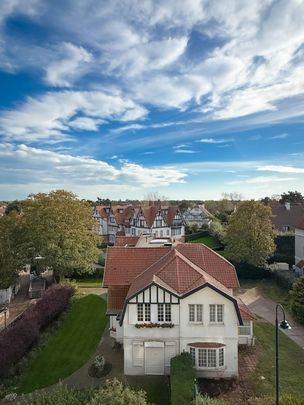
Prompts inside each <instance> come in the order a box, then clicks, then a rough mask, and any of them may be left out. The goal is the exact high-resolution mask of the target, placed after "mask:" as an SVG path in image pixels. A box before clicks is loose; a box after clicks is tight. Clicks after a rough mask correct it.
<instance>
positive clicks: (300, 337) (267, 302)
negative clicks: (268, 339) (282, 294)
mask: <svg viewBox="0 0 304 405" xmlns="http://www.w3.org/2000/svg"><path fill="white" fill-rule="evenodd" d="M239 297H240V298H241V299H242V300H243V301H244V303H245V304H246V305H248V307H249V308H250V309H251V311H252V312H254V313H255V314H256V315H257V316H259V317H261V318H263V319H266V321H268V322H270V323H272V324H273V325H274V324H275V308H276V303H275V302H274V301H272V300H271V299H269V298H266V297H264V296H262V295H261V294H260V292H259V291H258V289H257V288H250V289H248V290H247V291H245V292H242V293H240V294H239ZM280 316H281V314H280ZM286 317H287V318H288V322H289V324H290V326H291V329H290V330H283V332H284V333H285V334H286V335H287V336H289V337H290V339H292V340H293V341H294V342H296V343H297V345H299V346H300V347H301V348H302V349H304V326H302V325H300V324H298V323H297V322H295V321H294V320H293V319H292V317H291V315H290V314H287V313H286Z"/></svg>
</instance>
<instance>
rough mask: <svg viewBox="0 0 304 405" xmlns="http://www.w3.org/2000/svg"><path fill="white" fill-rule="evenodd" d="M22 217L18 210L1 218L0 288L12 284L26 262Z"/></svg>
mask: <svg viewBox="0 0 304 405" xmlns="http://www.w3.org/2000/svg"><path fill="white" fill-rule="evenodd" d="M22 219H23V218H22V217H21V216H20V215H18V214H17V213H16V212H12V213H10V214H8V215H4V216H3V217H1V218H0V289H2V288H8V287H9V286H10V285H12V284H13V283H14V281H15V280H16V278H17V275H18V269H19V268H20V267H21V266H22V265H24V264H25V262H24V258H25V252H24V250H23V241H24V234H23V232H24V228H23V226H22Z"/></svg>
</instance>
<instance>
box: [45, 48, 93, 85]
mask: <svg viewBox="0 0 304 405" xmlns="http://www.w3.org/2000/svg"><path fill="white" fill-rule="evenodd" d="M53 59H54V60H52V61H50V62H49V64H48V65H47V67H46V76H45V80H46V81H47V83H48V84H50V85H52V86H58V87H70V86H71V85H72V84H73V82H74V81H75V80H76V79H78V78H79V77H81V76H82V75H83V74H84V73H86V72H87V71H88V69H89V66H87V65H88V63H90V62H92V59H93V57H92V54H91V53H89V52H88V51H87V50H86V49H84V48H83V47H81V46H75V45H73V44H71V43H69V42H64V43H62V44H60V45H58V46H57V47H56V52H54V57H53Z"/></svg>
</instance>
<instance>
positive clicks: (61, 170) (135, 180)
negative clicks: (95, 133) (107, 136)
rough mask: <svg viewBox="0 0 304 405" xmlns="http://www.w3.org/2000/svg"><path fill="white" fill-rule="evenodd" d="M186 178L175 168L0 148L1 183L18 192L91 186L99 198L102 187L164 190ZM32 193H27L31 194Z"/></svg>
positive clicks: (9, 146)
mask: <svg viewBox="0 0 304 405" xmlns="http://www.w3.org/2000/svg"><path fill="white" fill-rule="evenodd" d="M185 177H186V174H185V173H184V172H183V171H181V170H179V169H176V168H174V167H144V166H142V165H139V164H135V163H131V162H128V161H126V160H121V165H120V167H114V166H113V165H111V164H109V163H107V162H104V161H101V160H97V159H93V158H90V157H84V156H72V155H69V154H66V153H65V154H64V153H57V152H54V151H50V150H47V149H38V148H32V147H29V146H26V145H14V144H10V143H5V144H4V143H2V144H0V183H1V184H2V186H3V187H4V186H6V187H8V186H9V187H11V188H12V189H14V190H18V188H19V187H20V186H21V187H23V185H24V184H28V185H30V184H31V185H35V190H39V189H40V190H42V189H43V190H45V189H46V188H48V189H52V188H68V189H72V190H73V189H74V188H75V189H79V188H81V186H82V185H84V186H88V185H90V186H91V192H92V190H95V192H96V195H97V194H98V190H99V189H100V187H101V186H102V185H104V184H105V185H109V186H110V185H113V186H114V187H119V186H121V187H123V186H126V185H129V186H130V187H133V186H137V187H144V188H148V187H152V186H153V187H154V186H155V187H163V186H168V185H170V184H174V183H181V182H184V179H185ZM30 191H31V190H30V189H28V192H30ZM1 198H5V197H4V196H3V195H2V197H1Z"/></svg>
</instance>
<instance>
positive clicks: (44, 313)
mask: <svg viewBox="0 0 304 405" xmlns="http://www.w3.org/2000/svg"><path fill="white" fill-rule="evenodd" d="M72 295H73V289H72V288H71V287H68V286H63V285H55V286H53V287H51V288H49V289H48V290H47V291H46V292H45V293H44V294H43V296H42V298H41V299H39V300H38V301H37V302H36V304H34V305H31V306H30V307H29V308H28V309H27V310H25V312H24V313H23V314H22V316H21V317H20V318H19V319H18V320H17V321H16V322H15V323H14V324H13V325H11V326H9V327H8V328H7V329H5V330H4V331H2V332H1V334H0V375H1V377H5V376H7V375H8V374H9V370H10V368H11V367H12V366H13V365H14V364H16V363H17V362H18V361H19V360H20V359H21V358H22V357H23V356H24V355H25V354H26V352H27V351H28V350H29V349H30V348H31V347H32V346H33V345H34V344H35V343H36V342H37V340H38V337H39V334H40V331H41V330H43V329H44V328H45V327H46V326H48V325H49V324H50V323H51V322H52V321H54V319H56V318H57V317H58V316H59V315H60V313H62V312H63V311H64V310H65V309H66V308H67V306H68V304H69V301H70V298H71V296H72Z"/></svg>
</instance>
